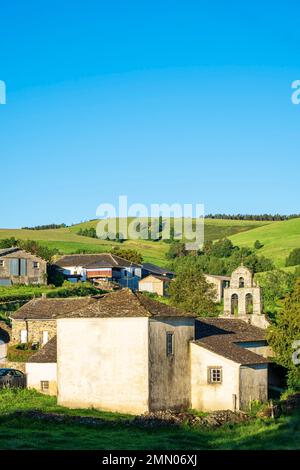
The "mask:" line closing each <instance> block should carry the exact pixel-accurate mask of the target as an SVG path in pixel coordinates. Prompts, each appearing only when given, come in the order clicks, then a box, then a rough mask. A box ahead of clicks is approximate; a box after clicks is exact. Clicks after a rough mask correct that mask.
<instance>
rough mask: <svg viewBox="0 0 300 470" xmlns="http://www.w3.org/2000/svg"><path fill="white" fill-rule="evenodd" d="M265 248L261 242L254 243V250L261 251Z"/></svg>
mask: <svg viewBox="0 0 300 470" xmlns="http://www.w3.org/2000/svg"><path fill="white" fill-rule="evenodd" d="M263 246H264V245H263V244H262V243H261V242H260V241H259V240H256V241H255V242H254V248H255V249H256V250H259V249H260V248H262V247H263Z"/></svg>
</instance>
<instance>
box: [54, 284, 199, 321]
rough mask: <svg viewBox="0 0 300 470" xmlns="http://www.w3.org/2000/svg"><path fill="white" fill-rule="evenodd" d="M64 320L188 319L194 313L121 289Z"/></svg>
mask: <svg viewBox="0 0 300 470" xmlns="http://www.w3.org/2000/svg"><path fill="white" fill-rule="evenodd" d="M63 317H64V318H80V317H82V318H97V317H99V318H106V317H112V318H121V317H190V318H195V317H196V315H195V314H194V313H190V312H185V311H183V310H179V309H178V308H175V307H171V306H169V305H165V304H163V303H161V302H158V301H157V300H153V299H150V298H149V297H148V296H147V295H144V294H141V293H139V292H136V293H134V292H132V291H131V290H130V289H121V290H119V291H116V292H112V293H109V294H104V295H103V296H102V297H100V298H99V299H98V300H97V301H96V302H94V303H92V304H91V305H89V306H87V307H84V308H82V309H79V310H76V311H74V312H69V313H66V314H65V315H63Z"/></svg>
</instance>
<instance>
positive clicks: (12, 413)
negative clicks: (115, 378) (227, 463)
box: [0, 390, 300, 450]
mask: <svg viewBox="0 0 300 470" xmlns="http://www.w3.org/2000/svg"><path fill="white" fill-rule="evenodd" d="M55 402H56V400H55V398H52V397H47V396H42V395H40V394H38V393H37V392H35V391H29V390H21V391H18V392H14V391H11V390H4V391H3V390H2V391H0V426H1V433H0V449H10V450H19V449H36V450H37V449H44V450H45V449H53V450H59V449H89V450H93V449H106V450H115V449H122V450H127V449H128V450H130V449H133V450H138V449H141V450H173V449H176V450H196V449H197V450H202V449H210V450H213V449H216V450H217V449H253V450H254V449H257V450H264V449H265V450H267V449H268V450H270V449H299V448H300V419H299V418H300V416H299V415H293V416H288V417H281V418H279V419H276V420H271V419H268V420H264V421H262V420H259V419H254V420H252V421H250V422H248V423H243V424H238V425H225V426H223V427H220V428H217V429H204V428H202V429H201V428H197V429H196V428H190V427H188V426H187V425H184V426H181V427H178V428H177V427H176V428H175V427H166V428H160V429H152V430H150V429H143V428H140V427H138V426H133V425H132V426H127V425H125V424H122V419H124V418H127V419H128V418H129V419H130V417H128V416H125V415H118V414H113V413H105V412H100V411H96V410H69V409H67V408H63V407H59V406H57V405H56V404H55ZM28 410H41V411H44V412H56V413H61V414H64V415H68V416H74V415H77V416H78V415H79V416H93V417H98V418H102V419H104V420H105V424H104V425H103V426H101V427H100V428H99V427H93V426H89V425H86V424H78V423H76V424H74V423H71V422H68V421H67V420H66V421H65V422H64V421H62V422H59V423H53V422H46V423H45V422H44V421H42V420H41V421H39V420H37V419H33V418H30V417H26V416H25V417H20V416H19V415H16V412H18V411H28Z"/></svg>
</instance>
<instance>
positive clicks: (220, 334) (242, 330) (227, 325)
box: [194, 318, 269, 365]
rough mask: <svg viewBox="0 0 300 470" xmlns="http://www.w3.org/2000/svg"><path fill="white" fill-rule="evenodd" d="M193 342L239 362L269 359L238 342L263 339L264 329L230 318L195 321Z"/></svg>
mask: <svg viewBox="0 0 300 470" xmlns="http://www.w3.org/2000/svg"><path fill="white" fill-rule="evenodd" d="M196 332H197V333H196V338H197V339H196V341H194V343H195V344H198V345H199V346H202V347H203V348H205V349H208V350H209V351H211V352H214V353H216V354H219V355H220V356H223V357H225V358H227V359H230V360H232V361H234V362H237V363H239V364H243V365H247V364H266V363H268V362H269V361H268V360H267V359H265V358H264V357H263V356H260V355H258V354H256V353H254V352H252V351H249V350H248V349H246V348H243V347H242V346H240V345H239V343H248V342H255V341H259V342H260V341H265V330H263V329H261V328H257V327H256V326H253V325H249V324H248V323H246V322H244V321H243V320H237V319H231V318H201V319H198V320H197V322H196Z"/></svg>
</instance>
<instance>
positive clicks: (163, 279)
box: [142, 274, 171, 282]
mask: <svg viewBox="0 0 300 470" xmlns="http://www.w3.org/2000/svg"><path fill="white" fill-rule="evenodd" d="M150 276H151V277H154V278H155V279H159V280H160V281H163V282H171V279H170V278H169V277H167V276H158V275H157V274H148V275H147V276H146V277H144V278H143V279H142V281H143V280H144V279H148V277H150Z"/></svg>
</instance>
